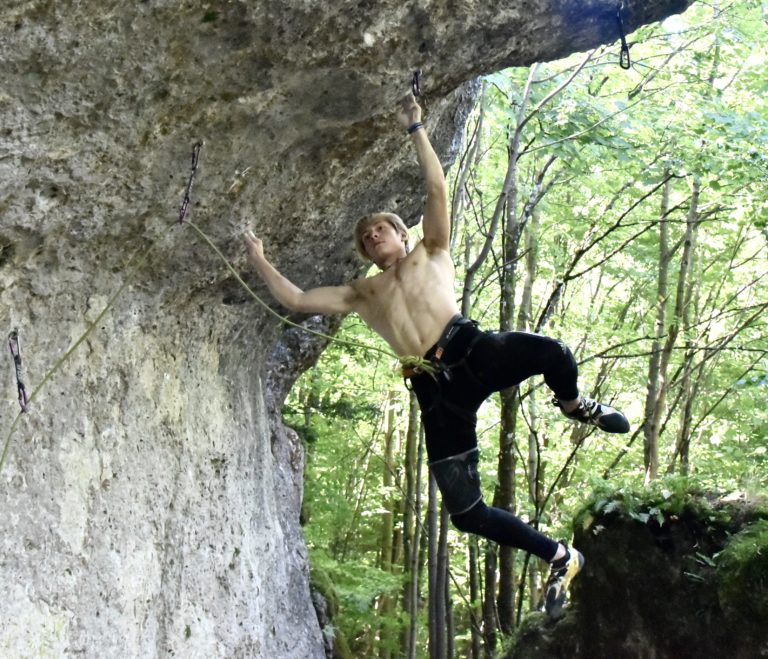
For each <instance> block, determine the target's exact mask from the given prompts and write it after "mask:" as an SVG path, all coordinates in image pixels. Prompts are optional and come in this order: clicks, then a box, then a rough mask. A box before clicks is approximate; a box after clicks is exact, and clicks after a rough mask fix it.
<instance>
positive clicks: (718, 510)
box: [507, 492, 768, 659]
mask: <svg viewBox="0 0 768 659" xmlns="http://www.w3.org/2000/svg"><path fill="white" fill-rule="evenodd" d="M666 497H667V498H664V497H658V498H656V499H655V500H648V501H640V500H634V501H631V502H628V501H627V498H626V497H625V496H623V495H621V494H619V495H617V497H616V498H603V499H602V500H596V501H595V502H593V503H592V505H591V506H590V507H589V508H588V509H587V510H585V511H584V512H583V513H582V514H581V515H580V516H579V518H578V519H577V522H576V528H575V532H574V545H575V546H577V547H579V548H580V549H581V550H582V551H583V553H584V555H585V556H586V557H587V563H586V565H585V568H584V570H583V572H582V573H581V574H580V575H579V576H578V578H577V579H576V581H575V582H574V584H573V593H572V606H571V608H570V609H568V612H567V613H566V615H565V616H564V617H563V618H562V619H561V620H559V621H557V622H554V623H553V622H552V621H549V620H547V619H546V618H545V616H544V614H534V615H532V616H531V617H530V618H529V619H528V620H527V621H526V622H525V623H524V624H523V627H522V628H521V631H520V632H519V635H518V640H517V643H516V646H515V648H514V649H513V650H512V652H510V653H509V655H507V657H508V659H533V658H539V657H547V658H549V659H594V658H596V657H610V658H611V659H688V658H689V657H690V658H694V657H713V658H714V657H728V658H729V659H759V658H761V657H768V628H766V625H765V621H766V618H767V617H768V557H767V556H766V547H768V506H766V504H765V503H762V504H759V505H757V504H755V503H750V502H744V501H730V502H724V501H720V500H717V499H716V498H714V497H712V496H707V495H705V494H701V493H697V494H694V495H689V494H683V495H682V496H681V495H680V492H676V493H668V494H667V495H666ZM622 499H623V500H622ZM627 503H630V505H629V506H628V505H627Z"/></svg>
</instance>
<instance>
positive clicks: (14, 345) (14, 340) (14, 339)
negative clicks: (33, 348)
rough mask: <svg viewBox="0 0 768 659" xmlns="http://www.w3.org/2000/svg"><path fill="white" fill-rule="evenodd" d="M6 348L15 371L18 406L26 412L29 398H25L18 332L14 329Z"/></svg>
mask: <svg viewBox="0 0 768 659" xmlns="http://www.w3.org/2000/svg"><path fill="white" fill-rule="evenodd" d="M8 348H9V349H10V351H11V356H12V357H13V365H14V368H15V370H16V388H17V389H18V390H19V405H21V411H22V412H26V411H27V410H28V409H29V396H27V388H26V387H25V386H24V381H23V378H22V375H23V371H22V368H21V345H20V343H19V330H17V329H15V330H13V331H12V332H11V333H10V334H9V335H8Z"/></svg>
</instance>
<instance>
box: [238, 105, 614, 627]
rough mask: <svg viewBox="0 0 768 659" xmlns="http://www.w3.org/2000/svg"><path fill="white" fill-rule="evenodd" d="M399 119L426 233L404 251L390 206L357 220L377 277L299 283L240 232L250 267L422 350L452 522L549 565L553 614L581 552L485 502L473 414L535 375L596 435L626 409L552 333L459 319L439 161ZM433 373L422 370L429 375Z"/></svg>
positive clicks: (408, 121)
mask: <svg viewBox="0 0 768 659" xmlns="http://www.w3.org/2000/svg"><path fill="white" fill-rule="evenodd" d="M400 106H401V107H400V109H399V111H398V113H397V118H398V120H399V122H400V123H401V124H402V126H403V127H404V128H406V129H407V133H408V135H409V136H410V140H411V141H412V143H413V145H414V147H415V149H416V155H417V157H418V160H419V165H420V166H421V171H422V173H423V175H424V180H425V184H426V192H427V198H426V204H425V207H424V216H423V230H424V238H423V240H422V241H421V242H419V243H418V244H417V245H416V246H415V247H414V248H413V250H410V251H409V249H408V230H407V228H406V226H405V224H404V223H403V221H402V220H401V219H400V218H399V217H398V216H397V215H394V214H393V213H376V214H374V215H371V216H369V217H366V218H364V219H362V220H361V221H360V222H358V224H357V226H356V227H355V234H354V237H355V244H356V247H357V250H358V251H359V252H360V254H361V255H362V256H363V257H364V258H365V259H367V260H370V261H373V263H375V264H376V265H377V266H378V267H379V268H380V269H381V272H379V273H378V274H376V275H374V276H372V277H367V278H363V279H356V280H354V281H352V282H350V283H348V284H346V285H343V286H326V287H320V288H313V289H310V290H307V291H303V290H301V289H300V288H298V287H297V286H295V285H294V284H292V283H291V282H290V281H288V280H287V279H286V278H285V277H283V276H282V275H281V274H280V273H279V272H278V271H277V270H276V269H275V268H274V267H273V266H272V264H271V263H270V262H269V261H267V259H266V258H265V257H264V252H263V248H262V243H261V240H260V239H259V238H257V237H256V236H254V235H253V233H252V232H250V231H248V232H246V233H245V234H244V236H243V240H244V242H245V246H246V250H247V252H248V257H249V261H250V263H251V264H252V265H253V267H254V268H255V269H256V271H257V272H258V274H259V275H260V276H261V278H262V279H263V280H264V281H265V282H266V284H267V286H268V288H269V290H270V291H271V293H272V295H274V297H275V298H276V299H277V300H278V301H279V302H280V303H281V304H282V305H283V306H285V307H287V308H288V309H291V310H292V311H300V312H307V313H324V314H336V313H347V312H350V311H354V312H356V313H357V314H359V315H360V316H361V317H362V318H363V320H364V321H365V322H366V323H367V324H368V325H369V326H370V327H371V328H372V329H373V330H374V331H376V332H377V333H378V334H379V335H381V337H382V338H383V339H384V340H385V341H386V342H387V343H388V344H389V345H390V346H391V347H392V349H393V350H394V351H395V352H396V353H397V354H398V355H399V356H419V355H423V356H424V357H425V358H426V359H428V360H429V361H430V362H431V363H432V365H433V366H434V367H435V368H434V369H427V370H424V369H419V368H418V367H417V368H407V367H406V368H405V369H404V375H405V377H407V378H409V379H410V381H411V384H412V386H413V389H414V391H415V393H416V396H417V398H418V401H419V406H420V408H421V413H422V419H423V422H424V428H425V433H426V445H427V455H428V458H429V464H430V469H431V471H432V474H433V475H434V477H435V480H436V482H437V484H438V486H439V488H440V492H441V494H442V497H443V502H444V503H445V506H446V508H447V509H448V512H449V513H450V515H451V521H452V522H453V524H454V526H455V527H456V528H458V529H459V530H461V531H466V532H469V533H476V534H478V535H481V536H483V537H485V538H489V539H490V540H493V541H494V542H497V543H499V544H502V545H508V546H511V547H519V548H521V549H523V550H525V551H528V552H531V553H532V554H535V555H536V556H539V557H540V558H541V559H543V560H545V561H547V562H549V563H550V565H551V570H550V575H549V579H548V581H547V590H546V599H545V608H546V610H547V612H548V613H549V614H550V615H551V616H553V617H559V616H560V614H561V612H562V608H563V604H564V603H565V598H566V592H567V589H568V586H569V584H570V582H571V580H572V579H573V577H575V576H576V574H577V573H578V572H579V571H580V570H581V567H582V566H583V564H584V558H583V556H582V555H581V553H580V552H579V551H578V550H576V549H574V548H570V549H569V548H568V547H567V546H566V545H565V544H564V543H558V542H556V541H555V540H552V539H550V538H548V537H547V536H545V535H543V534H542V533H540V532H539V531H537V530H535V529H534V528H533V527H531V526H529V525H528V524H526V523H525V522H523V521H522V520H521V519H519V518H517V517H515V516H514V515H512V514H511V513H510V512H508V511H506V510H502V509H500V508H492V507H489V506H487V505H486V504H485V502H484V501H483V498H482V494H481V491H480V478H479V475H478V472H477V464H478V448H477V435H476V432H475V426H476V416H475V414H476V412H477V410H478V408H479V407H480V405H481V403H482V402H483V401H484V400H485V399H486V398H487V397H488V396H490V394H491V393H492V392H494V391H499V390H501V389H505V388H507V387H511V386H513V385H516V384H518V383H520V382H522V381H523V380H525V379H526V378H529V377H531V376H533V375H539V374H540V375H543V376H544V381H545V382H546V384H547V385H548V386H549V387H550V389H552V391H553V392H554V394H555V398H554V403H555V404H556V405H557V406H558V407H559V408H560V410H561V411H562V412H563V414H565V416H567V417H569V418H571V419H575V420H577V421H581V422H582V423H587V424H591V425H594V426H597V427H598V428H600V429H602V430H604V431H606V432H615V433H624V432H628V430H629V423H628V422H627V419H626V418H625V417H624V415H623V414H622V413H621V412H619V411H617V410H615V409H613V408H611V407H608V406H607V405H604V404H602V403H598V402H596V401H594V400H591V399H589V398H585V397H584V396H581V395H580V394H579V391H578V388H577V385H576V379H577V366H576V361H575V359H574V357H573V354H572V353H571V351H570V350H569V349H568V347H567V346H565V345H564V344H563V343H561V342H560V341H556V340H555V339H551V338H548V337H545V336H540V335H537V334H529V333H523V332H503V333H491V332H483V331H481V330H480V329H479V328H478V327H477V325H476V323H474V322H473V321H470V320H468V319H467V318H464V317H462V316H461V315H460V314H459V308H458V306H457V304H456V300H455V298H454V267H453V262H452V260H451V255H450V254H449V251H448V249H449V236H450V218H449V213H448V200H447V194H446V182H445V176H444V174H443V168H442V166H441V165H440V161H439V160H438V158H437V155H436V154H435V151H434V149H433V148H432V145H431V144H430V141H429V138H428V137H427V133H426V130H425V129H424V127H423V125H422V123H421V108H420V107H419V105H418V104H417V102H416V99H415V98H414V96H413V95H412V94H408V95H407V96H406V97H405V98H403V99H402V100H401V102H400ZM433 370H434V372H431V371H433Z"/></svg>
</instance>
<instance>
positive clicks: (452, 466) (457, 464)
mask: <svg viewBox="0 0 768 659" xmlns="http://www.w3.org/2000/svg"><path fill="white" fill-rule="evenodd" d="M479 459H480V451H479V450H478V449H476V448H473V449H471V450H469V451H466V452H464V453H460V454H459V455H452V456H450V457H447V458H443V459H442V460H435V461H434V462H430V463H429V468H430V470H431V471H432V475H433V476H434V477H435V481H436V482H437V487H438V488H439V489H440V494H442V495H443V503H445V507H446V508H447V509H448V512H449V513H450V514H451V516H453V515H461V514H462V513H465V512H467V511H468V510H469V509H470V508H472V507H473V506H474V505H475V504H476V503H477V502H478V501H480V500H481V499H482V498H483V495H482V493H481V492H480V474H479V473H478V472H477V463H478V460H479Z"/></svg>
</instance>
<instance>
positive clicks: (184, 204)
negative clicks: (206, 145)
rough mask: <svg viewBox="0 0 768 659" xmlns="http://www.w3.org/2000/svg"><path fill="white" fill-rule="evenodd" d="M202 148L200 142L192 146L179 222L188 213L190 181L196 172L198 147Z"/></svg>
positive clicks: (182, 220)
mask: <svg viewBox="0 0 768 659" xmlns="http://www.w3.org/2000/svg"><path fill="white" fill-rule="evenodd" d="M202 148H203V143H202V142H197V143H196V144H195V146H194V147H192V171H191V172H190V174H189V181H187V189H186V191H185V192H184V199H182V200H181V208H179V224H183V222H184V220H185V219H186V218H187V214H188V213H189V203H190V199H191V195H192V183H193V182H194V180H195V173H196V172H197V162H198V160H199V159H200V149H202Z"/></svg>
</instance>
